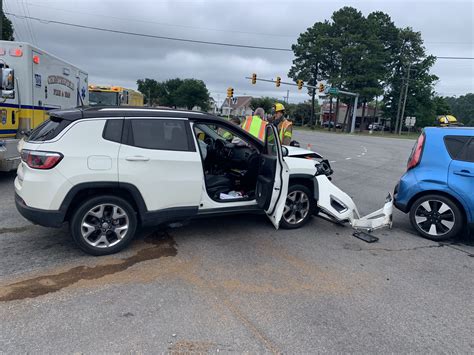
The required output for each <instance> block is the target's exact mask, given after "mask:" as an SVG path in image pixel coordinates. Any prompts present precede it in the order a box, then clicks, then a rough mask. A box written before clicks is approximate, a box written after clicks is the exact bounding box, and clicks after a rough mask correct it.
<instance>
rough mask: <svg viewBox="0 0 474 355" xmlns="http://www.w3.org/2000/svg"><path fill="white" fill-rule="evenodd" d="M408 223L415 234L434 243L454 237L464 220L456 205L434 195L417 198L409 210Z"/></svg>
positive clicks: (447, 199)
mask: <svg viewBox="0 0 474 355" xmlns="http://www.w3.org/2000/svg"><path fill="white" fill-rule="evenodd" d="M410 222H411V225H412V226H413V228H415V229H416V230H417V232H418V233H419V234H420V235H421V236H423V237H425V238H427V239H431V240H434V241H441V240H445V239H450V238H453V237H455V236H456V235H457V234H459V232H460V231H461V229H462V228H463V224H464V218H463V214H462V212H461V210H460V209H459V207H458V206H457V204H456V203H455V202H454V201H453V200H451V199H450V198H448V197H445V196H442V195H436V194H430V195H425V196H422V197H420V198H418V199H417V200H416V201H415V202H414V203H413V204H412V206H411V208H410Z"/></svg>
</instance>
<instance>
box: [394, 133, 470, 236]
mask: <svg viewBox="0 0 474 355" xmlns="http://www.w3.org/2000/svg"><path fill="white" fill-rule="evenodd" d="M394 198H395V200H394V204H395V206H396V207H397V208H398V209H400V210H401V211H403V212H405V213H409V214H410V222H411V224H412V225H413V228H415V229H416V230H417V231H418V233H419V234H421V235H422V236H423V237H426V238H428V239H432V240H437V241H438V240H444V239H449V238H452V237H454V236H456V235H457V234H459V233H460V232H461V231H462V229H463V228H464V226H466V225H468V226H469V227H471V228H472V227H474V128H460V127H457V128H454V127H451V128H448V127H446V128H441V127H430V128H425V129H424V130H423V131H422V133H421V135H420V137H419V138H418V140H417V141H416V144H415V146H414V147H413V150H412V152H411V155H410V158H409V160H408V166H407V172H406V173H405V174H404V175H403V176H402V177H401V179H400V182H399V183H398V185H397V186H396V187H395V194H394Z"/></svg>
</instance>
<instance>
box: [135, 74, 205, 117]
mask: <svg viewBox="0 0 474 355" xmlns="http://www.w3.org/2000/svg"><path fill="white" fill-rule="evenodd" d="M137 85H138V91H140V92H141V93H142V94H143V95H144V96H145V103H146V104H148V105H150V106H155V105H161V106H168V107H186V108H187V109H189V110H190V109H192V108H193V107H195V106H198V107H199V108H200V109H201V110H203V111H207V110H208V108H209V105H210V96H209V92H208V90H207V88H206V84H204V82H203V81H202V80H197V79H184V80H183V79H179V78H175V79H169V80H167V81H164V82H157V81H156V80H154V79H148V78H146V79H139V80H137Z"/></svg>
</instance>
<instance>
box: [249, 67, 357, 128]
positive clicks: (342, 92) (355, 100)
mask: <svg viewBox="0 0 474 355" xmlns="http://www.w3.org/2000/svg"><path fill="white" fill-rule="evenodd" d="M245 79H251V80H252V81H264V82H267V83H276V82H277V81H276V80H269V79H260V78H257V77H256V76H255V77H249V76H246V77H245ZM278 82H279V83H280V84H284V85H290V86H298V88H300V87H305V88H310V89H313V92H312V95H311V96H312V99H313V100H314V95H315V92H316V90H317V89H318V87H317V86H316V85H309V84H304V85H299V84H295V83H290V82H287V81H280V80H279V81H278ZM334 89H335V90H337V92H336V94H343V95H348V96H354V110H353V111H352V123H351V133H354V132H355V121H356V117H357V104H358V101H359V94H358V93H356V92H350V91H344V90H339V89H337V88H334ZM313 104H314V103H313ZM312 121H313V118H311V124H313V122H312Z"/></svg>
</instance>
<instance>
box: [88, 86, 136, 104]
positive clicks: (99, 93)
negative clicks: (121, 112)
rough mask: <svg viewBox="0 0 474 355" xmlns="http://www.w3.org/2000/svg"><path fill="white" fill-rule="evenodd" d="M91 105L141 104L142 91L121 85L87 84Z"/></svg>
mask: <svg viewBox="0 0 474 355" xmlns="http://www.w3.org/2000/svg"><path fill="white" fill-rule="evenodd" d="M89 104H90V105H91V106H143V95H142V93H140V92H138V91H135V90H132V89H126V88H124V87H121V86H110V85H106V86H102V85H89Z"/></svg>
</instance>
